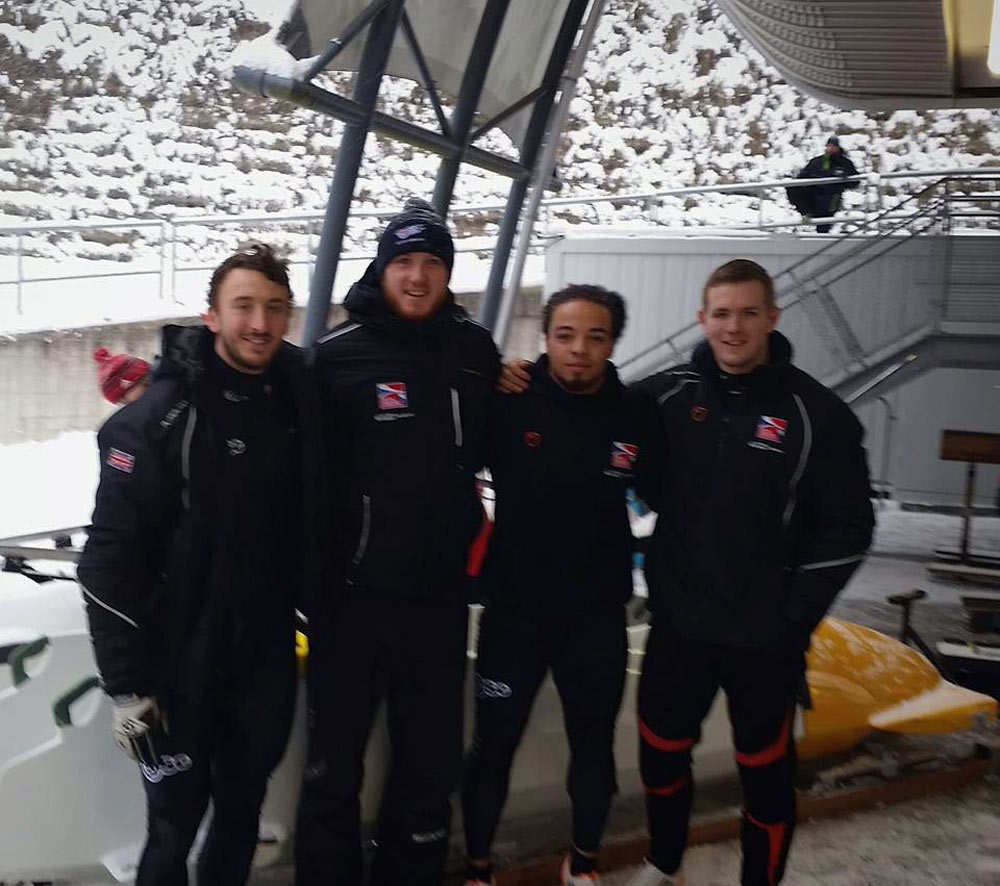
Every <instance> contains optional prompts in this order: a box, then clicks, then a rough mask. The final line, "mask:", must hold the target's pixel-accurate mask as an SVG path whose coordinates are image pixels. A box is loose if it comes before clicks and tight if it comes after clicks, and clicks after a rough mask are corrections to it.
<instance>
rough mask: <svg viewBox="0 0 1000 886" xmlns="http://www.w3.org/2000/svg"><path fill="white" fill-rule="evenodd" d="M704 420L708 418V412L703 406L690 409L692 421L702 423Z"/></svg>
mask: <svg viewBox="0 0 1000 886" xmlns="http://www.w3.org/2000/svg"><path fill="white" fill-rule="evenodd" d="M706 418H708V410H707V409H706V408H705V407H704V406H692V407H691V419H692V421H704V420H705V419H706Z"/></svg>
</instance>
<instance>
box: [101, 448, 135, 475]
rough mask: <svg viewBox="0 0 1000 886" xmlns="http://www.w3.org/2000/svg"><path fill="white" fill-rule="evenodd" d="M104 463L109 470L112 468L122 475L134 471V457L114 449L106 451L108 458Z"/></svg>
mask: <svg viewBox="0 0 1000 886" xmlns="http://www.w3.org/2000/svg"><path fill="white" fill-rule="evenodd" d="M105 463H106V464H107V466H108V467H109V468H114V469H115V470H116V471H121V472H122V473H123V474H131V473H132V471H133V470H135V456H134V455H131V454H130V453H128V452H122V451H121V450H120V449H115V448H114V447H112V448H111V449H109V450H108V457H107V460H106V462H105Z"/></svg>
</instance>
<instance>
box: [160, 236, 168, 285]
mask: <svg viewBox="0 0 1000 886" xmlns="http://www.w3.org/2000/svg"><path fill="white" fill-rule="evenodd" d="M166 294H167V223H166V222H165V221H162V222H160V301H163V296H165V295H166Z"/></svg>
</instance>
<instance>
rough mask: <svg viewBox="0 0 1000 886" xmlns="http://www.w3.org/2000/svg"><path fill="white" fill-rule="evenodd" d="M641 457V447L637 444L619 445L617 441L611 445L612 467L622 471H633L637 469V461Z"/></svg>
mask: <svg viewBox="0 0 1000 886" xmlns="http://www.w3.org/2000/svg"><path fill="white" fill-rule="evenodd" d="M638 457H639V447H638V445H637V444H635V443H619V442H618V441H617V440H615V441H614V442H613V443H612V444H611V467H613V468H618V469H619V470H622V471H631V470H633V469H634V468H635V461H636V459H637V458H638Z"/></svg>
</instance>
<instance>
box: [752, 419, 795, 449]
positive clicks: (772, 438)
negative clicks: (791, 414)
mask: <svg viewBox="0 0 1000 886" xmlns="http://www.w3.org/2000/svg"><path fill="white" fill-rule="evenodd" d="M787 430H788V420H787V419H784V418H775V417H774V416H773V415H762V416H761V417H760V418H758V419H757V430H756V431H755V432H754V437H756V438H757V439H758V440H764V441H765V442H767V443H780V442H781V441H782V440H783V439H784V438H785V431H787Z"/></svg>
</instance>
